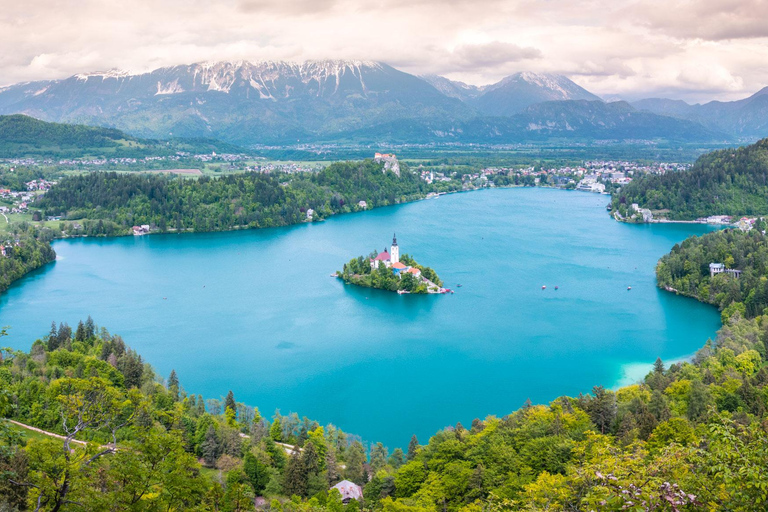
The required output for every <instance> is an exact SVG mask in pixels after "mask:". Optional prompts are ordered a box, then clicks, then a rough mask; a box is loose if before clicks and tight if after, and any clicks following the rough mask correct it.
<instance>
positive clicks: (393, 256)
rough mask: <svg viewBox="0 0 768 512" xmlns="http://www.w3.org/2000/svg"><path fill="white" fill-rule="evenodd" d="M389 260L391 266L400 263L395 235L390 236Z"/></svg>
mask: <svg viewBox="0 0 768 512" xmlns="http://www.w3.org/2000/svg"><path fill="white" fill-rule="evenodd" d="M389 259H390V261H391V262H392V264H393V265H394V264H395V263H397V262H398V261H400V248H399V247H398V246H397V236H396V235H392V247H390V249H389Z"/></svg>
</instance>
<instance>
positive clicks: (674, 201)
mask: <svg viewBox="0 0 768 512" xmlns="http://www.w3.org/2000/svg"><path fill="white" fill-rule="evenodd" d="M633 203H637V204H638V205H639V206H640V207H641V208H648V209H650V210H667V212H665V213H664V214H663V215H664V216H666V217H667V218H669V219H672V220H693V219H697V218H699V217H706V216H709V215H733V216H742V215H764V214H768V139H763V140H761V141H758V142H757V143H755V144H752V145H750V146H744V147H740V148H737V149H723V150H719V151H713V152H711V153H707V154H706V155H702V156H701V157H699V158H698V160H696V163H695V164H694V165H693V167H692V168H691V169H690V170H689V171H685V172H673V173H667V174H664V175H646V176H642V177H639V178H636V179H635V180H633V181H632V182H631V183H629V184H628V185H626V186H624V187H623V188H622V189H621V190H620V191H619V192H618V193H617V194H614V195H613V199H612V206H613V211H618V212H620V213H621V214H622V215H625V216H626V213H627V208H628V207H629V205H631V204H633Z"/></svg>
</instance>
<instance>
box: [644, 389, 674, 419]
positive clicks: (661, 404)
mask: <svg viewBox="0 0 768 512" xmlns="http://www.w3.org/2000/svg"><path fill="white" fill-rule="evenodd" d="M648 410H649V411H650V413H651V414H653V416H654V417H655V418H656V421H657V422H659V423H661V422H664V421H667V420H668V419H669V418H670V417H671V414H670V411H669V403H668V401H667V397H665V396H664V393H662V392H661V391H659V390H658V389H657V390H655V391H654V392H653V394H652V395H651V402H650V403H649V404H648Z"/></svg>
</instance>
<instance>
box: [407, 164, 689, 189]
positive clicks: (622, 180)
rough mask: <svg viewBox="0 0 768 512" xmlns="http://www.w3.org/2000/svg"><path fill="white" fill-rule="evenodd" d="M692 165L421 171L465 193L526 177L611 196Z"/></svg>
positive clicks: (535, 182) (430, 180)
mask: <svg viewBox="0 0 768 512" xmlns="http://www.w3.org/2000/svg"><path fill="white" fill-rule="evenodd" d="M689 168H690V164H680V163H666V162H660V163H655V164H652V165H641V164H638V163H636V162H627V161H613V160H595V161H588V162H584V164H583V165H582V166H578V167H571V166H563V167H553V168H538V167H525V168H512V167H486V168H484V169H482V170H480V171H478V172H476V173H468V174H459V173H456V172H453V173H447V174H446V173H444V172H440V171H435V170H432V169H425V168H424V167H419V169H418V172H419V175H420V177H421V179H423V180H424V181H426V182H427V183H430V184H431V183H435V182H441V181H446V182H447V181H452V180H454V179H460V180H461V181H462V188H463V189H464V190H472V189H474V188H483V187H495V186H496V185H495V183H494V182H493V178H494V177H495V176H509V177H515V176H517V177H521V178H524V180H523V181H524V182H525V183H526V184H529V185H532V186H536V185H545V184H546V185H548V186H551V187H553V188H563V189H569V190H579V191H583V192H594V193H598V194H610V193H611V192H613V191H614V190H616V189H618V188H619V187H621V186H623V185H626V184H628V183H630V182H631V181H632V179H633V178H635V177H637V176H640V175H643V174H665V173H667V172H677V171H684V170H687V169H689Z"/></svg>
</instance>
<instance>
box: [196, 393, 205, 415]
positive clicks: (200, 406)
mask: <svg viewBox="0 0 768 512" xmlns="http://www.w3.org/2000/svg"><path fill="white" fill-rule="evenodd" d="M195 410H196V412H197V415H198V416H202V415H203V414H205V400H203V395H197V404H196V405H195Z"/></svg>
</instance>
